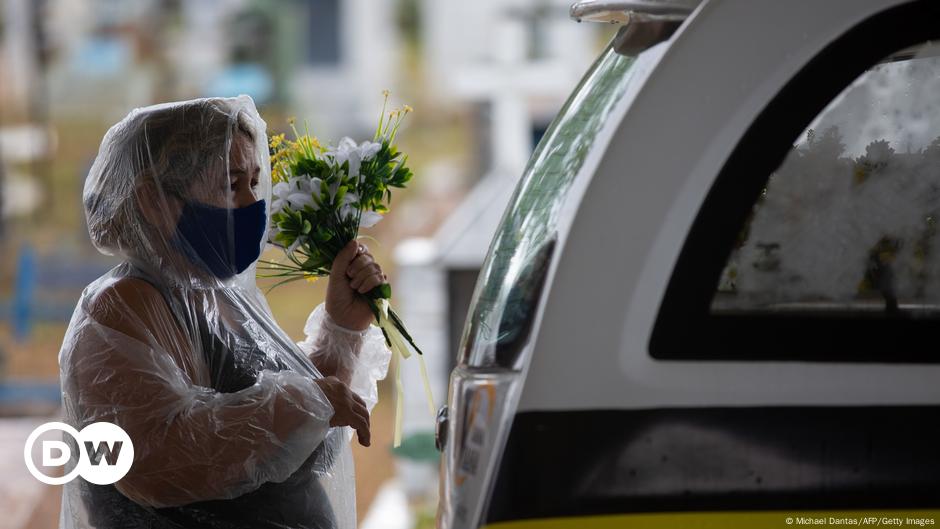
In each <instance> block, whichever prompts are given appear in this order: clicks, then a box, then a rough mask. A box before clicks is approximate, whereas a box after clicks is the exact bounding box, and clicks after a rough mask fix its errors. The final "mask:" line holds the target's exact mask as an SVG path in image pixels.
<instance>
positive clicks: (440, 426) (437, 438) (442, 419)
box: [434, 404, 447, 452]
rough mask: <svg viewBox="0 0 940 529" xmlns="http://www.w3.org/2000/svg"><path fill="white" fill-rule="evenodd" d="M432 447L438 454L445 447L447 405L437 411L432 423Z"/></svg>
mask: <svg viewBox="0 0 940 529" xmlns="http://www.w3.org/2000/svg"><path fill="white" fill-rule="evenodd" d="M434 446H435V447H436V448H437V451H438V452H443V451H444V448H445V447H446V446H447V404H444V405H443V406H441V409H439V410H437V418H436V420H435V422H434Z"/></svg>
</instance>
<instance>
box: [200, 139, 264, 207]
mask: <svg viewBox="0 0 940 529" xmlns="http://www.w3.org/2000/svg"><path fill="white" fill-rule="evenodd" d="M260 174H261V166H260V165H259V164H258V159H257V157H256V151H255V144H254V142H253V141H252V140H251V138H249V137H248V135H246V134H244V133H242V132H236V133H235V135H234V136H233V138H232V147H231V150H230V151H229V155H228V167H226V166H225V164H224V163H219V164H217V165H216V166H214V167H212V168H211V169H209V174H208V175H207V178H206V179H205V180H203V183H202V184H201V185H200V184H196V185H195V186H194V187H197V189H192V190H191V192H190V200H193V201H195V202H200V203H203V204H208V205H211V206H216V207H220V208H227V209H230V208H243V207H245V206H250V205H252V204H254V203H255V202H257V201H258V200H261V198H263V197H261V196H260V189H259V188H258V178H259V176H260Z"/></svg>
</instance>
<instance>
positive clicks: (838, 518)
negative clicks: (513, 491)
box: [484, 509, 940, 529]
mask: <svg viewBox="0 0 940 529" xmlns="http://www.w3.org/2000/svg"><path fill="white" fill-rule="evenodd" d="M938 524H940V510H937V509H889V510H857V511H736V512H675V513H634V514H613V515H603V516H577V517H570V518H542V519H533V520H514V521H511V522H498V523H493V524H489V525H486V526H485V528H484V529H574V528H577V529H674V528H681V529H783V528H787V527H820V526H825V527H831V526H834V525H836V526H840V527H936V526H937V525H938Z"/></svg>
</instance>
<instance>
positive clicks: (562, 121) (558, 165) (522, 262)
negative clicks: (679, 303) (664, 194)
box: [460, 48, 633, 367]
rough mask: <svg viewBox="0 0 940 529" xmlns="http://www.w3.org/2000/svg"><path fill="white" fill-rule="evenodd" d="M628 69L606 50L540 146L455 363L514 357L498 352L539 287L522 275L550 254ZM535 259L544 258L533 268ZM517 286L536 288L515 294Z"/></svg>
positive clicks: (482, 280)
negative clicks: (562, 213) (559, 218)
mask: <svg viewBox="0 0 940 529" xmlns="http://www.w3.org/2000/svg"><path fill="white" fill-rule="evenodd" d="M631 64H633V59H632V58H628V57H623V56H621V55H618V54H616V53H615V52H614V51H613V50H612V49H610V48H608V49H607V51H605V52H604V53H603V54H602V55H601V57H600V58H599V59H598V60H597V62H595V63H594V65H593V66H592V67H591V69H590V70H589V71H588V73H587V74H586V75H585V77H584V79H583V80H582V81H581V85H580V86H578V88H577V89H576V90H575V91H574V93H573V95H572V96H571V98H569V99H568V101H567V102H566V103H565V106H564V107H563V108H562V109H561V111H560V113H559V115H558V117H557V118H556V119H555V121H554V122H553V123H552V125H551V127H549V130H548V131H547V132H546V133H545V136H544V137H543V138H542V141H540V142H539V145H538V147H537V148H536V150H535V153H533V155H532V158H531V159H530V160H529V164H528V166H527V167H526V170H525V172H524V173H523V176H522V179H521V180H520V182H519V185H518V186H517V187H516V190H515V193H514V194H513V197H512V199H511V200H510V202H509V206H508V208H507V209H506V213H505V214H504V215H503V219H502V222H501V224H500V227H499V229H498V230H497V232H496V236H495V237H494V239H493V242H492V244H491V246H490V250H489V253H488V254H487V257H486V261H485V262H484V264H483V269H482V271H481V273H480V277H479V280H478V281H477V286H476V290H475V292H474V296H473V302H472V304H471V307H470V312H469V314H470V317H469V319H468V322H469V323H468V325H467V327H465V328H464V336H463V339H462V340H461V343H462V350H461V355H460V356H461V358H460V361H461V362H469V363H470V364H471V365H475V366H490V365H504V364H503V362H506V361H514V360H515V358H516V355H515V354H505V355H503V354H500V353H498V352H497V351H498V350H502V351H508V350H509V349H508V348H509V342H516V341H517V338H518V336H519V335H520V333H521V335H525V334H526V329H521V328H520V326H521V325H531V323H532V322H531V317H530V315H527V314H528V313H529V312H530V311H533V310H535V307H536V305H537V301H538V296H537V295H535V294H537V293H538V291H540V290H541V285H542V282H541V280H533V278H531V277H528V275H529V274H533V273H535V272H537V271H538V270H543V272H544V270H545V269H547V266H548V262H547V259H549V258H550V254H551V252H550V251H547V252H546V251H543V246H544V245H546V244H547V243H548V242H549V241H550V240H551V239H552V237H553V236H554V234H555V228H556V222H557V215H558V211H559V209H560V207H561V205H562V204H563V202H564V199H565V197H566V195H567V192H568V190H569V189H570V187H571V184H572V182H573V181H574V178H575V176H576V175H577V173H578V170H579V169H580V168H581V165H582V163H583V162H584V159H585V157H586V156H587V153H588V152H589V150H590V149H591V147H592V145H593V141H594V138H595V136H596V135H597V133H598V131H600V129H601V126H602V125H603V124H604V122H605V121H606V119H607V116H608V114H609V113H610V111H611V109H612V108H613V106H614V104H615V103H616V102H617V101H618V100H619V99H620V97H621V95H623V92H624V89H625V87H626V85H627V82H628V81H629V79H630V76H629V75H627V72H628V71H629V69H630V66H631ZM538 256H542V257H543V258H544V259H545V260H543V261H542V262H541V263H539V264H538V265H535V266H533V265H532V264H531V263H532V262H533V261H539V259H538ZM523 287H526V288H529V289H536V288H537V289H538V291H534V292H529V293H525V292H520V290H519V289H520V288H523ZM518 345H519V344H515V345H514V346H513V348H515V347H516V346H518ZM504 367H509V366H508V365H504Z"/></svg>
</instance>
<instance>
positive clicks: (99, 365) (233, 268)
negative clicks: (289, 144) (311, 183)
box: [59, 96, 391, 529]
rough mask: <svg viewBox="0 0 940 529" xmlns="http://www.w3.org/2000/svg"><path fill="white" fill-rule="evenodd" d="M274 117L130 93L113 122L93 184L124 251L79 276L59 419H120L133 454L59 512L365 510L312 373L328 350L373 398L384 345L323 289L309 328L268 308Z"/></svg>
mask: <svg viewBox="0 0 940 529" xmlns="http://www.w3.org/2000/svg"><path fill="white" fill-rule="evenodd" d="M265 130H266V126H265V123H264V121H263V120H262V119H261V117H260V116H259V115H258V112H257V110H256V109H255V106H254V103H253V102H252V100H251V99H250V98H249V97H247V96H240V97H237V98H226V99H220V98H212V99H198V100H193V101H186V102H179V103H166V104H160V105H155V106H150V107H146V108H139V109H135V110H133V111H132V112H131V113H130V114H128V115H127V117H125V118H124V119H123V120H121V121H120V122H119V123H117V124H116V125H114V126H113V127H112V128H111V129H110V130H109V131H108V132H107V134H106V135H105V137H104V139H103V141H102V143H101V148H100V151H99V153H98V157H97V158H96V160H95V162H94V164H93V166H92V168H91V171H90V174H89V175H88V179H87V181H86V183H85V188H84V193H83V201H84V206H85V213H86V218H87V222H88V231H89V234H90V236H91V240H92V242H93V243H94V245H95V246H96V247H97V248H98V249H99V250H100V251H101V252H103V253H106V254H109V255H117V256H120V257H121V258H122V259H123V262H122V263H121V264H119V265H118V266H116V267H115V268H113V269H112V270H110V271H109V272H108V273H106V274H105V275H104V276H102V277H100V278H98V279H97V280H95V281H94V282H92V283H91V284H90V285H89V286H88V287H87V288H86V289H85V290H84V292H83V293H82V296H81V298H80V300H79V302H78V305H77V307H76V309H75V312H74V314H73V317H72V320H71V323H70V324H69V327H68V330H67V332H66V336H65V340H64V343H63V345H62V349H61V352H60V353H59V366H60V377H61V383H62V393H63V403H64V414H65V418H64V419H65V421H66V422H67V423H69V424H70V425H71V426H73V427H74V428H76V429H78V430H81V428H82V427H84V426H86V425H88V424H91V423H94V422H99V421H106V422H111V423H114V424H117V425H118V426H120V427H122V428H123V429H124V430H125V431H126V432H127V433H128V434H129V436H130V438H131V440H132V442H133V443H134V461H133V465H132V467H131V470H130V471H129V473H128V474H127V475H126V476H125V477H124V478H122V479H121V480H119V481H118V482H116V483H115V484H113V485H95V484H92V483H89V482H88V481H86V480H85V479H83V478H80V477H79V478H76V479H74V480H72V481H71V482H69V483H67V484H66V485H65V486H64V488H63V497H62V511H61V517H60V527H61V528H65V529H79V528H88V527H96V528H113V527H148V528H170V527H172V528H178V527H214V528H229V527H246V528H247V527H251V528H264V527H278V528H288V527H289V528H308V527H309V528H314V527H315V528H326V527H329V528H332V527H339V528H346V527H355V525H356V507H355V489H354V476H353V465H352V454H351V450H350V441H351V439H352V435H353V429H352V428H350V427H349V426H342V427H332V428H331V427H330V426H329V423H330V419H331V417H332V416H333V414H334V409H333V407H332V406H331V404H330V401H329V400H328V399H327V397H326V394H325V393H324V392H323V391H322V390H321V389H320V387H319V386H318V384H317V383H316V382H315V380H316V379H319V378H323V377H324V376H325V375H323V374H321V372H322V373H328V371H327V368H325V367H324V366H332V369H333V370H334V371H333V373H332V374H335V375H336V376H338V378H340V380H342V381H343V382H346V383H347V384H348V385H349V388H350V389H351V390H352V391H353V392H355V393H356V394H358V395H359V396H360V397H362V400H364V401H365V404H366V406H367V408H368V409H369V410H370V411H371V409H372V407H373V406H374V405H375V403H376V401H377V400H378V397H377V389H376V381H377V380H378V379H380V378H383V377H384V376H385V373H386V370H387V367H388V361H389V359H390V357H391V352H390V351H389V350H388V349H387V348H386V346H385V342H384V340H383V338H382V335H381V332H380V331H379V330H378V328H377V327H374V326H370V327H369V328H368V329H367V330H365V331H361V332H356V331H352V330H349V329H345V328H343V327H340V326H339V325H337V324H336V323H335V322H333V321H332V320H331V319H330V318H329V315H328V314H327V313H326V311H325V309H324V307H323V305H322V304H321V305H319V306H317V307H316V308H315V309H314V310H313V311H312V313H311V315H310V318H309V319H308V321H307V325H306V327H305V332H306V334H307V338H306V339H305V340H304V341H302V342H300V343H294V342H293V341H291V339H290V338H289V337H288V336H287V334H285V332H284V331H283V330H281V328H280V327H278V325H277V323H276V322H275V321H274V317H273V316H272V314H271V310H270V308H269V306H268V304H267V302H266V300H265V298H264V296H263V294H262V292H261V291H260V290H259V289H258V287H257V285H256V282H255V267H256V261H257V258H258V255H259V254H260V252H261V250H262V249H263V248H264V245H265V241H267V222H266V220H267V218H268V215H269V209H270V203H271V177H270V164H269V162H268V151H267V138H266V135H265ZM246 182H247V183H246ZM315 364H316V365H319V366H321V369H320V370H318V369H317V367H316V365H315ZM70 437H71V436H68V435H65V436H64V438H65V439H64V440H65V442H67V443H69V442H70ZM70 444H71V445H72V446H71V448H72V454H73V458H72V461H70V463H69V464H67V465H66V468H65V471H66V472H68V471H70V470H71V469H72V468H74V465H75V464H76V456H75V454H78V451H77V447H76V446H75V442H74V440H71V443H70Z"/></svg>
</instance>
